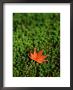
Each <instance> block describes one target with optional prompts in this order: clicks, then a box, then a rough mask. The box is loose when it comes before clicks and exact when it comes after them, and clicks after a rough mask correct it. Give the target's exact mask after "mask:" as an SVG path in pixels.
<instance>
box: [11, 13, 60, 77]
mask: <svg viewBox="0 0 73 90" xmlns="http://www.w3.org/2000/svg"><path fill="white" fill-rule="evenodd" d="M35 47H36V48H37V51H39V50H41V49H43V50H44V53H43V54H44V55H46V54H48V55H49V56H48V57H47V58H46V59H47V60H48V63H42V64H37V62H35V61H33V60H31V59H30V58H29V57H28V53H29V52H30V51H33V50H34V48H35ZM13 76H14V77H59V76H60V14H59V13H14V14H13Z"/></svg>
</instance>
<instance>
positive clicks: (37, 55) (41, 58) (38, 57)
mask: <svg viewBox="0 0 73 90" xmlns="http://www.w3.org/2000/svg"><path fill="white" fill-rule="evenodd" d="M42 53H43V50H41V51H39V52H38V53H37V52H36V48H34V53H31V52H30V54H29V55H28V56H29V57H30V58H31V59H33V60H34V61H36V62H38V63H43V62H46V61H48V60H44V59H45V58H46V57H47V55H46V56H45V55H42Z"/></svg>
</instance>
